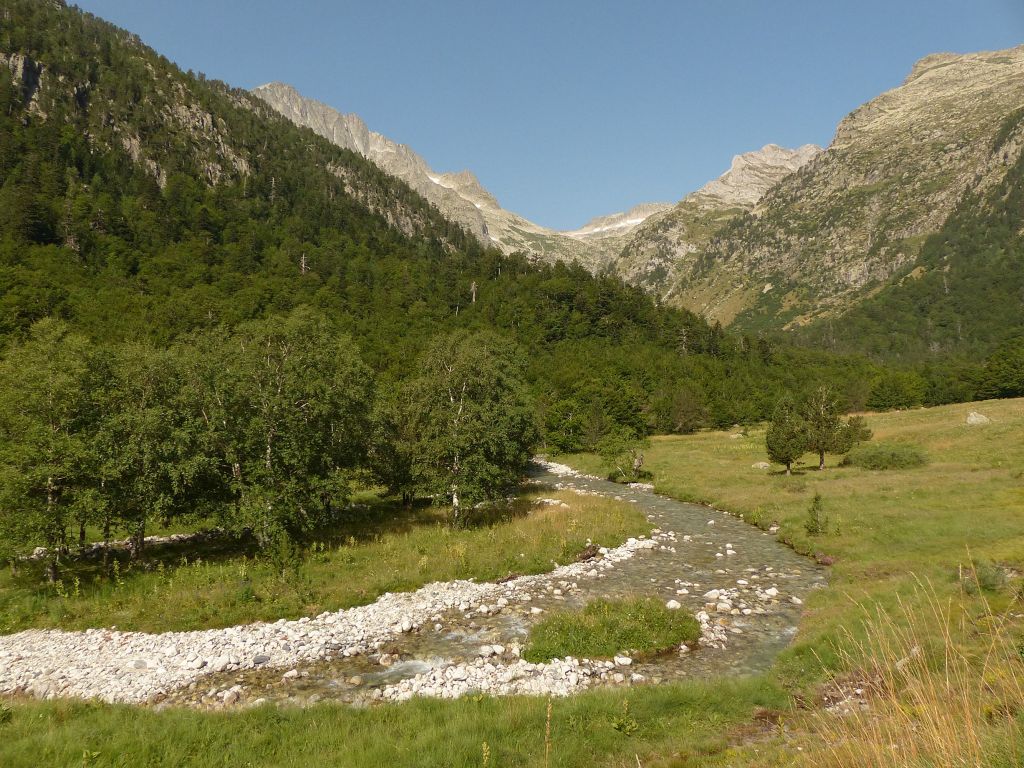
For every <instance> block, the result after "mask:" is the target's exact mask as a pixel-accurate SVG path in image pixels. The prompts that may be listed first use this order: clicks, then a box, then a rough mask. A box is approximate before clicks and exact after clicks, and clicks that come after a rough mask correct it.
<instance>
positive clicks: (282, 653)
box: [0, 538, 658, 703]
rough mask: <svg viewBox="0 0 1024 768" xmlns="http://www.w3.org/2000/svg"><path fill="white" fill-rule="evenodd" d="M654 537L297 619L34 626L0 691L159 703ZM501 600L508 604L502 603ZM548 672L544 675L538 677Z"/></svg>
mask: <svg viewBox="0 0 1024 768" xmlns="http://www.w3.org/2000/svg"><path fill="white" fill-rule="evenodd" d="M657 545H658V542H657V541H656V539H654V538H651V539H629V540H628V541H627V542H626V543H625V544H623V545H622V546H619V547H616V548H614V549H609V550H606V551H605V552H604V553H603V554H604V556H603V557H602V558H601V559H600V560H598V561H590V562H584V563H573V564H571V565H564V566H560V567H558V568H556V569H554V570H553V571H551V572H549V573H546V574H541V575H535V576H523V577H521V578H517V579H514V580H512V581H509V582H506V583H504V584H493V583H477V582H473V581H453V582H438V583H433V584H428V585H426V586H424V587H422V588H420V589H418V590H416V591H415V592H403V593H387V594H385V595H382V596H381V597H380V598H379V599H378V600H376V601H375V602H374V603H372V604H370V605H365V606H359V607H356V608H350V609H348V610H344V611H337V612H334V613H323V614H320V615H319V616H316V617H314V618H301V619H298V620H296V621H285V620H284V619H282V620H280V621H276V622H274V623H272V624H265V623H256V624H248V625H244V626H237V627H228V628H226V629H213V630H205V631H198V632H166V633H161V634H148V633H143V632H120V631H115V630H109V629H90V630H86V631H83V632H65V631H62V630H28V631H25V632H19V633H17V634H14V635H7V636H3V637H0V693H24V694H28V695H32V696H37V697H40V698H47V699H52V698H56V697H64V696H67V697H78V698H86V699H88V698H98V699H102V700H104V701H108V702H132V703H143V702H153V701H157V700H159V699H161V698H162V697H163V696H165V695H166V694H169V693H171V692H172V691H174V690H177V689H179V688H182V687H184V686H187V685H188V684H189V683H192V682H194V681H196V680H198V679H200V678H202V677H203V676H205V675H207V674H209V673H211V672H230V671H236V670H245V669H254V668H257V667H261V666H265V665H266V666H269V667H276V668H291V667H294V666H296V665H299V664H304V663H309V662H313V661H316V660H319V659H325V658H329V657H332V656H339V655H344V656H356V655H360V654H367V653H372V652H374V651H376V650H378V649H379V648H381V647H382V646H383V645H384V644H385V643H386V642H388V641H389V640H392V639H393V638H395V637H397V636H399V635H401V634H402V633H404V632H411V631H416V630H418V629H419V628H420V626H422V625H429V626H433V623H434V622H433V621H432V617H433V616H435V615H437V614H440V613H444V612H446V611H452V610H461V611H463V612H467V611H474V612H477V613H485V612H486V613H488V614H494V613H498V612H500V611H502V610H504V609H505V608H504V606H506V605H508V604H509V603H513V602H515V603H523V602H527V601H528V600H529V599H530V595H531V593H532V592H535V591H539V590H541V589H543V588H544V587H545V586H546V585H547V584H548V583H549V582H553V581H564V580H578V579H583V578H593V577H594V576H596V575H597V574H598V572H599V571H601V570H604V569H607V568H612V567H614V566H615V564H616V563H619V562H621V561H623V560H626V559H628V558H630V557H632V556H633V554H634V553H635V552H636V551H638V550H641V549H651V548H654V547H656V546H657ZM503 604H504V605H503ZM540 676H541V677H543V674H541V675H540Z"/></svg>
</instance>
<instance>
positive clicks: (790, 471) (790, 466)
mask: <svg viewBox="0 0 1024 768" xmlns="http://www.w3.org/2000/svg"><path fill="white" fill-rule="evenodd" d="M786 474H787V475H792V474H793V462H791V461H787V462H786Z"/></svg>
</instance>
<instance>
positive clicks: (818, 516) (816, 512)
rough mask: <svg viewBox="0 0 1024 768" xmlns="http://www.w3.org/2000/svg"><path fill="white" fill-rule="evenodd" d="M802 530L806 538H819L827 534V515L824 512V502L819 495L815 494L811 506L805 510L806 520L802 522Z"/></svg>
mask: <svg viewBox="0 0 1024 768" xmlns="http://www.w3.org/2000/svg"><path fill="white" fill-rule="evenodd" d="M804 530H805V531H807V535H808V536H820V535H822V534H824V533H828V514H826V512H825V502H824V501H823V500H822V498H821V494H820V493H815V494H814V498H813V499H811V504H810V506H809V507H808V508H807V519H806V520H805V521H804Z"/></svg>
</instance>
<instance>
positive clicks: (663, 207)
mask: <svg viewBox="0 0 1024 768" xmlns="http://www.w3.org/2000/svg"><path fill="white" fill-rule="evenodd" d="M671 207H672V203H641V204H640V205H635V206H633V207H632V208H630V209H629V210H628V211H622V212H619V213H611V214H608V215H607V216H598V217H596V218H593V219H591V220H590V221H588V222H587V223H586V224H584V225H583V226H582V227H580V228H579V229H574V230H571V231H569V232H565V233H563V234H565V235H568V236H569V237H574V238H577V239H581V240H586V239H591V238H598V239H600V238H607V237H617V236H620V235H622V234H624V233H625V232H626V231H628V230H632V229H635V228H636V227H638V226H640V225H641V224H643V223H644V221H646V220H647V219H648V218H649V217H650V216H653V215H654V214H656V213H661V212H662V211H667V210H668V209H669V208H671Z"/></svg>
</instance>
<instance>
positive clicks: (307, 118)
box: [253, 83, 671, 272]
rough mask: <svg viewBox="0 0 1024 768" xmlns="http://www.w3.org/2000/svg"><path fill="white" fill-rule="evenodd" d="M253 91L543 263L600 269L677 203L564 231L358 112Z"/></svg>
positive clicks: (275, 90)
mask: <svg viewBox="0 0 1024 768" xmlns="http://www.w3.org/2000/svg"><path fill="white" fill-rule="evenodd" d="M253 93H254V94H256V95H257V96H259V97H260V98H261V99H263V100H264V101H266V102H267V104H269V105H270V106H271V107H273V108H274V109H276V110H277V111H278V112H280V113H281V114H282V115H284V116H285V117H287V118H288V119H289V120H291V121H292V122H294V123H296V124H297V125H300V126H303V127H306V128H311V129H312V130H313V131H314V132H316V133H318V134H320V135H321V136H323V137H324V138H326V139H329V140H330V141H332V142H334V143H335V144H337V145H338V146H340V147H344V148H345V149H350V150H352V151H354V152H358V153H359V154H361V155H362V156H363V157H365V158H367V159H368V160H371V161H372V162H374V163H376V164H377V165H378V166H380V167H381V168H382V169H384V170H385V171H386V172H388V173H390V174H391V175H393V176H396V177H398V178H399V179H402V180H403V181H404V182H406V183H407V184H408V185H409V186H410V187H412V188H413V189H414V190H416V191H417V192H419V193H420V194H421V195H422V196H423V197H424V198H425V199H427V200H428V201H430V202H431V203H433V204H434V205H435V206H437V208H438V210H440V211H441V213H442V214H444V215H445V216H447V217H448V218H449V219H451V220H452V221H455V222H457V223H459V224H461V225H462V226H463V227H465V228H466V230H467V231H469V232H470V233H471V234H473V235H475V236H476V237H477V238H478V239H479V240H480V241H481V242H482V243H483V244H485V245H493V246H496V247H498V248H500V249H501V250H503V251H505V252H506V253H512V252H515V251H522V252H525V253H526V254H528V255H530V256H532V257H534V258H537V259H540V260H543V261H578V262H579V263H580V264H582V265H583V266H584V267H586V268H587V269H589V270H591V271H592V272H599V271H602V270H603V269H605V268H606V267H607V266H608V265H609V264H610V263H611V262H612V261H613V260H614V259H615V258H616V257H617V256H618V253H619V251H621V249H622V246H623V244H624V242H625V238H626V237H628V235H629V233H630V232H632V231H633V229H635V228H636V226H637V225H638V224H640V223H641V222H642V221H643V220H644V219H645V218H646V217H647V216H649V215H651V214H652V213H656V212H658V211H663V210H666V209H668V208H670V207H671V206H670V205H669V204H668V203H648V204H645V205H642V206H638V207H636V208H634V209H632V210H630V211H628V212H626V213H617V214H612V215H611V216H604V217H601V218H600V219H595V220H594V221H593V222H590V223H589V224H587V225H586V226H584V227H582V228H581V229H579V230H576V231H574V232H558V231H556V230H553V229H548V228H547V227H542V226H540V225H539V224H534V223H533V222H532V221H529V220H527V219H525V218H523V217H522V216H519V215H518V214H516V213H512V212H511V211H507V210H505V209H504V208H502V207H501V205H500V204H499V202H498V200H497V199H496V198H495V197H494V195H492V194H491V193H490V192H488V191H487V190H486V189H485V188H484V187H483V186H482V185H481V184H480V181H479V180H478V179H477V177H476V176H475V175H473V173H471V172H470V171H462V172H460V173H441V172H438V171H434V170H433V169H432V168H430V166H429V165H427V162H426V161H425V160H424V159H423V158H422V157H420V156H419V155H418V154H416V152H414V151H413V150H412V149H410V148H409V147H408V146H406V145H405V144H399V143H398V142H396V141H392V140H391V139H389V138H387V137H386V136H383V135H381V134H379V133H376V132H374V131H371V130H370V129H369V128H368V127H367V126H366V123H364V122H363V120H362V119H361V118H360V117H359V116H358V115H353V114H343V113H341V112H339V111H338V110H336V109H334V108H332V107H329V106H327V105H326V104H323V103H321V102H318V101H315V100H313V99H307V98H305V97H304V96H302V95H301V94H300V93H299V92H298V91H297V90H295V88H293V87H292V86H290V85H286V84H284V83H269V84H267V85H263V86H260V87H259V88H255V89H254V90H253ZM598 222H606V223H598Z"/></svg>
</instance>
